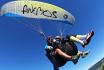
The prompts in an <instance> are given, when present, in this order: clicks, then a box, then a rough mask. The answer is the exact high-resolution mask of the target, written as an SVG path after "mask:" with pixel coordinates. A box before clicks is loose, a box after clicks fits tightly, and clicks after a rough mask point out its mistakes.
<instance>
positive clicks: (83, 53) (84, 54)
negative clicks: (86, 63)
mask: <svg viewBox="0 0 104 70" xmlns="http://www.w3.org/2000/svg"><path fill="white" fill-rule="evenodd" d="M89 53H90V52H89V51H83V52H82V55H81V57H82V58H85V57H86V56H87V55H88V54H89Z"/></svg>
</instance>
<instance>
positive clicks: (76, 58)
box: [72, 55, 80, 64]
mask: <svg viewBox="0 0 104 70" xmlns="http://www.w3.org/2000/svg"><path fill="white" fill-rule="evenodd" d="M79 57H80V56H78V55H76V56H72V62H73V63H74V64H77V62H78V59H79Z"/></svg>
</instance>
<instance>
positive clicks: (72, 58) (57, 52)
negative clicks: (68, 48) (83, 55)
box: [56, 48, 79, 64]
mask: <svg viewBox="0 0 104 70" xmlns="http://www.w3.org/2000/svg"><path fill="white" fill-rule="evenodd" d="M56 54H57V55H59V56H61V57H63V58H64V59H66V60H68V61H72V62H73V63H74V64H76V63H77V62H78V59H79V56H78V55H75V56H70V55H67V54H66V53H64V52H63V51H61V50H60V49H58V48H57V49H56Z"/></svg>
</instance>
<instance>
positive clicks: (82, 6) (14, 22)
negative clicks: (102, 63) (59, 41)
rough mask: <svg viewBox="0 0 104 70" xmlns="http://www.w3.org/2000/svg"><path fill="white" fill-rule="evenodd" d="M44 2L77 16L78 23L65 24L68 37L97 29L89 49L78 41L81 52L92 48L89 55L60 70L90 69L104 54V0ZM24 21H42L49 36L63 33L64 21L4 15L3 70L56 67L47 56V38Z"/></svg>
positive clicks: (0, 32) (0, 0)
mask: <svg viewBox="0 0 104 70" xmlns="http://www.w3.org/2000/svg"><path fill="white" fill-rule="evenodd" d="M10 1H13V0H0V7H1V6H2V5H3V4H5V3H7V2H10ZM40 1H42V2H47V3H51V4H54V5H57V6H59V7H62V8H63V9H65V10H67V11H70V12H71V13H72V14H73V15H74V16H75V18H76V21H75V24H74V25H73V26H71V25H66V26H65V31H64V36H65V35H67V34H86V33H88V32H89V31H91V30H92V29H93V30H94V31H95V35H94V36H93V38H92V40H91V42H90V44H89V45H88V46H87V48H86V49H83V48H82V47H81V45H80V44H77V45H78V49H79V50H81V51H83V50H90V54H89V55H88V57H86V58H84V59H82V58H80V59H79V62H78V63H77V64H76V65H74V64H73V63H72V62H67V63H66V64H65V65H64V66H63V67H61V68H60V70H88V68H90V67H91V66H92V65H94V64H95V63H96V62H98V61H99V60H101V59H102V58H103V57H104V31H103V29H104V0H40ZM21 23H25V24H28V23H39V24H41V27H42V28H43V29H42V30H43V31H44V32H45V34H46V35H52V36H53V37H54V36H55V35H58V34H59V32H58V23H60V22H55V21H49V20H35V19H34V20H31V19H23V18H18V19H17V18H15V17H14V18H10V17H2V16H0V70H53V67H52V64H51V62H50V61H49V60H48V59H47V57H46V56H45V51H44V47H45V44H46V43H45V41H44V39H43V38H42V37H41V36H40V35H39V34H38V33H37V32H35V31H32V30H31V29H29V28H27V27H26V26H24V25H23V24H21ZM53 23H54V24H53Z"/></svg>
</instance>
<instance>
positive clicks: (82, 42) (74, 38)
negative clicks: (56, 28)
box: [70, 36, 84, 45]
mask: <svg viewBox="0 0 104 70" xmlns="http://www.w3.org/2000/svg"><path fill="white" fill-rule="evenodd" d="M70 40H72V41H74V42H78V43H81V44H82V45H84V41H83V40H80V39H79V37H78V38H77V37H76V36H70Z"/></svg>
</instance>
